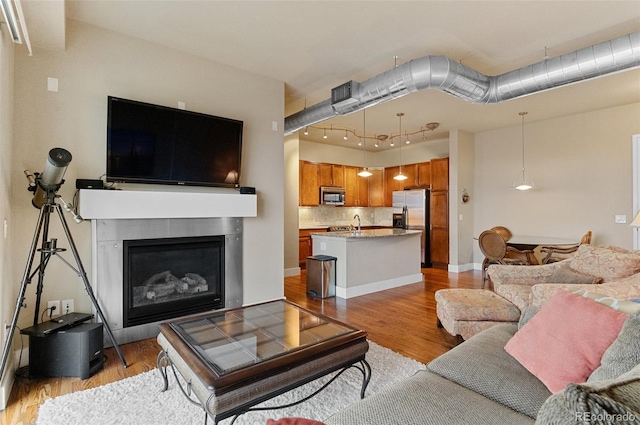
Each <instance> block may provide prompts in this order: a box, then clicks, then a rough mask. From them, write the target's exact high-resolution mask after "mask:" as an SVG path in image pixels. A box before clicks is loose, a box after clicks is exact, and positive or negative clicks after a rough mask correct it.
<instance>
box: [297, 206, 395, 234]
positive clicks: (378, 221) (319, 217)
mask: <svg viewBox="0 0 640 425" xmlns="http://www.w3.org/2000/svg"><path fill="white" fill-rule="evenodd" d="M392 210H393V209H392V208H368V207H367V208H364V207H335V206H330V205H321V206H319V207H299V208H298V222H299V223H298V224H299V227H300V228H301V229H312V228H321V227H328V226H348V225H350V224H352V225H354V226H356V225H357V224H358V221H357V220H356V219H354V218H353V217H354V216H355V215H356V214H358V215H359V216H360V223H361V226H362V227H364V226H391V224H392V214H393V212H392Z"/></svg>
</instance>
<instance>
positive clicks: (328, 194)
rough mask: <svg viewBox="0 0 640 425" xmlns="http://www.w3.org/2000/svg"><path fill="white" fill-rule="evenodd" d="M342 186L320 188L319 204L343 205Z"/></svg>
mask: <svg viewBox="0 0 640 425" xmlns="http://www.w3.org/2000/svg"><path fill="white" fill-rule="evenodd" d="M344 196H345V195H344V188H343V187H328V186H322V187H321V188H320V204H322V205H344Z"/></svg>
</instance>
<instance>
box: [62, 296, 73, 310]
mask: <svg viewBox="0 0 640 425" xmlns="http://www.w3.org/2000/svg"><path fill="white" fill-rule="evenodd" d="M69 313H73V300H72V299H71V300H62V314H69Z"/></svg>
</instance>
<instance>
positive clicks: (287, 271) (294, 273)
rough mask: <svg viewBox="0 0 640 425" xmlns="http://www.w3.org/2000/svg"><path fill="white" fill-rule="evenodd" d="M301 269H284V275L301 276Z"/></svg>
mask: <svg viewBox="0 0 640 425" xmlns="http://www.w3.org/2000/svg"><path fill="white" fill-rule="evenodd" d="M300 271H301V269H300V267H293V268H290V269H284V277H290V276H300Z"/></svg>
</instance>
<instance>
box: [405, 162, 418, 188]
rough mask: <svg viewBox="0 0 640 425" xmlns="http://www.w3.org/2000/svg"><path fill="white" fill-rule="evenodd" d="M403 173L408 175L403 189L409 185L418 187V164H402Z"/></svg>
mask: <svg viewBox="0 0 640 425" xmlns="http://www.w3.org/2000/svg"><path fill="white" fill-rule="evenodd" d="M402 174H404V175H405V176H407V179H406V180H404V181H403V185H402V189H405V188H409V187H418V186H419V185H420V184H419V179H418V164H407V165H403V166H402Z"/></svg>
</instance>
